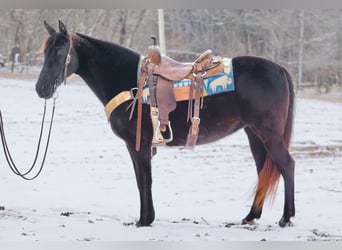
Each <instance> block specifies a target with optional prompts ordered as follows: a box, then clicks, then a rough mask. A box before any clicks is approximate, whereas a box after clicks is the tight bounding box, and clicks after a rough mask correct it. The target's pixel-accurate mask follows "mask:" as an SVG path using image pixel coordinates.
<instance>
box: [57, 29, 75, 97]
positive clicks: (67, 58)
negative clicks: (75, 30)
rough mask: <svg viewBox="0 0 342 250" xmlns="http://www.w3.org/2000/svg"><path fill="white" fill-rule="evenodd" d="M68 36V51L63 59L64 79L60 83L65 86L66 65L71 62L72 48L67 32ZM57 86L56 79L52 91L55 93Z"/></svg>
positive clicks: (70, 38)
mask: <svg viewBox="0 0 342 250" xmlns="http://www.w3.org/2000/svg"><path fill="white" fill-rule="evenodd" d="M67 35H68V40H69V49H68V54H67V56H66V58H65V63H64V79H63V81H62V82H64V85H66V82H67V74H68V72H67V71H68V65H69V63H70V61H71V49H72V46H73V43H72V37H71V35H70V33H69V32H68V33H67ZM58 86H59V85H58V84H57V79H56V80H55V84H54V91H56V89H57V87H58Z"/></svg>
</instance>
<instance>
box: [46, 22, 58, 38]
mask: <svg viewBox="0 0 342 250" xmlns="http://www.w3.org/2000/svg"><path fill="white" fill-rule="evenodd" d="M44 26H45V29H46V30H47V32H48V33H49V34H50V35H52V34H55V33H56V30H55V29H54V28H52V27H51V26H50V25H49V24H48V23H47V22H46V21H44Z"/></svg>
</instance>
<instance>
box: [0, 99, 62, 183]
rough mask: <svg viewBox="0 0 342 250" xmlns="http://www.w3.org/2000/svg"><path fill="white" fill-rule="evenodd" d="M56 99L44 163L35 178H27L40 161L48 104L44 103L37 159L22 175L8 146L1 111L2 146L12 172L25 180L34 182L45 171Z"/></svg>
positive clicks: (52, 116)
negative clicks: (38, 160)
mask: <svg viewBox="0 0 342 250" xmlns="http://www.w3.org/2000/svg"><path fill="white" fill-rule="evenodd" d="M56 99H57V95H56V96H55V97H53V107H52V112H51V119H50V125H49V133H48V137H47V140H46V146H45V151H44V155H43V159H42V162H41V164H40V167H39V170H38V172H37V173H36V174H35V175H34V176H33V177H26V176H27V175H28V174H30V173H31V172H32V170H33V169H34V167H35V166H36V164H37V159H38V156H39V152H40V147H41V141H42V137H43V131H44V122H45V115H46V102H47V101H46V100H45V103H44V111H43V119H42V123H41V129H40V134H39V140H38V144H37V150H36V155H35V158H34V160H33V163H32V165H31V167H30V168H29V169H28V170H27V171H26V172H24V173H21V172H20V171H19V169H18V167H17V165H16V164H15V163H14V161H13V158H12V155H11V153H10V150H9V148H8V144H7V140H6V136H5V131H4V123H3V119H2V114H1V110H0V135H1V142H2V146H3V149H4V152H5V158H6V161H7V163H8V166H9V167H10V169H11V170H12V172H13V173H14V174H15V175H18V176H20V177H21V178H23V179H25V180H34V179H36V178H37V177H38V176H39V174H40V173H41V171H42V170H43V166H44V163H45V160H46V155H47V151H48V148H49V143H50V136H51V130H52V123H53V118H54V114H55V108H56V105H55V104H56Z"/></svg>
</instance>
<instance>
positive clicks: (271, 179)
mask: <svg viewBox="0 0 342 250" xmlns="http://www.w3.org/2000/svg"><path fill="white" fill-rule="evenodd" d="M282 71H283V73H284V76H285V79H286V82H287V85H288V88H289V104H288V112H287V119H286V124H285V129H284V134H283V140H284V143H285V146H286V148H287V149H289V147H290V141H291V135H292V125H293V112H294V85H293V81H292V78H291V76H290V74H289V73H288V71H287V70H286V69H285V68H282ZM279 177H280V172H279V170H278V168H277V166H276V165H275V164H274V163H273V161H272V159H271V158H270V156H269V154H267V156H266V160H265V163H264V166H263V168H262V170H261V171H260V173H259V180H258V186H257V188H256V196H255V201H254V205H255V209H256V210H257V211H260V210H261V209H262V206H263V204H264V201H265V198H266V196H270V198H271V199H274V197H275V194H276V191H277V187H278V183H279Z"/></svg>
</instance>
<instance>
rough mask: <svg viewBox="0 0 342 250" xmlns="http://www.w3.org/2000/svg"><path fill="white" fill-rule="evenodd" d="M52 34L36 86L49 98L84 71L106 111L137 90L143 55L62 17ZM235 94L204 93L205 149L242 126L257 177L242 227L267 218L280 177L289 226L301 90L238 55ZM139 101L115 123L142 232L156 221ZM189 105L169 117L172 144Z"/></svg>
mask: <svg viewBox="0 0 342 250" xmlns="http://www.w3.org/2000/svg"><path fill="white" fill-rule="evenodd" d="M44 25H45V28H46V30H47V32H48V33H49V35H50V36H49V37H48V38H47V39H46V40H45V41H44V43H43V51H44V63H43V67H42V69H41V72H40V75H39V77H38V80H37V83H36V86H35V88H36V92H37V94H38V96H39V97H40V98H45V99H49V98H52V97H53V96H54V93H55V91H56V89H57V88H58V87H59V86H60V85H61V84H62V82H63V81H64V80H65V78H66V77H67V76H69V75H71V74H72V73H75V74H78V75H79V76H80V77H81V78H82V79H83V80H84V81H85V83H86V84H87V85H88V86H89V87H90V89H91V90H92V91H93V93H94V94H95V95H96V96H97V98H98V99H99V101H100V102H101V103H102V104H103V105H104V106H105V105H106V104H107V103H108V102H109V101H110V100H111V99H112V98H113V97H115V96H117V95H118V94H120V93H122V92H123V91H130V90H131V89H133V88H136V87H137V82H138V76H137V72H138V71H139V66H140V65H139V62H140V57H141V54H140V53H138V52H137V51H134V50H132V49H130V48H127V47H124V46H122V45H119V44H116V43H112V42H108V41H103V40H100V39H97V38H93V37H90V36H87V35H84V34H80V33H77V32H69V31H68V30H67V28H66V26H65V24H64V23H63V22H62V21H60V20H59V24H58V31H56V30H55V29H54V28H53V27H51V26H50V25H49V24H47V23H46V22H45V21H44ZM232 65H233V72H234V78H235V85H236V86H235V90H234V91H231V92H224V93H220V94H215V95H210V96H205V97H204V98H203V107H202V109H201V125H200V128H201V129H200V132H199V135H198V141H197V144H198V145H203V144H207V143H210V142H214V141H216V140H218V139H220V138H223V137H225V136H228V135H230V134H232V133H233V132H235V131H237V130H239V129H243V130H244V131H245V133H246V135H247V137H248V141H249V146H250V150H251V152H252V156H253V158H254V160H255V165H256V169H257V174H258V183H257V185H256V190H255V195H254V200H253V203H252V205H251V207H250V210H249V213H248V214H247V215H246V216H245V218H244V219H243V220H242V224H253V223H255V219H259V218H260V217H261V213H262V208H263V204H264V201H265V199H266V197H268V196H270V195H274V194H275V193H276V189H277V186H278V182H279V179H280V176H282V178H283V180H284V186H285V189H284V194H285V199H284V208H283V214H282V216H281V219H280V220H279V223H278V225H279V226H281V227H285V226H290V225H292V223H291V220H290V219H291V217H293V216H294V215H295V202H294V169H295V161H294V160H293V158H292V157H291V155H290V153H289V145H290V139H291V133H292V126H293V119H294V118H293V117H294V115H293V113H294V98H295V96H294V85H293V82H292V79H291V76H290V74H289V73H288V71H287V70H286V69H285V68H284V67H282V66H280V65H279V64H277V63H275V62H272V61H270V60H267V59H264V58H261V57H254V56H238V57H234V58H232ZM131 102H132V101H124V102H123V103H121V104H120V105H119V106H118V107H117V108H115V110H114V111H113V112H112V113H111V114H110V116H109V118H108V121H109V123H110V126H111V128H112V130H113V132H114V134H116V135H117V136H118V137H119V138H121V139H122V140H123V141H124V142H125V144H126V147H127V149H128V152H129V154H130V157H131V160H132V163H133V166H134V171H135V177H136V182H137V187H138V190H139V195H140V218H139V220H138V221H137V223H136V226H137V227H141V226H150V225H151V224H152V222H153V221H154V219H155V210H154V207H153V199H152V177H151V158H152V156H153V155H152V149H151V141H152V136H153V131H152V130H153V129H152V122H151V117H150V106H149V105H147V104H143V105H142V106H143V107H142V127H141V147H140V150H136V148H135V142H136V125H137V111H136V109H135V110H134V111H133V115H132V117H131V119H130V112H129V111H128V108H129V107H130V105H131ZM187 105H188V102H187V101H180V102H178V103H177V108H176V109H175V110H174V111H173V112H171V113H170V117H169V119H170V121H171V124H172V127H173V140H172V141H171V142H169V143H167V146H170V147H172V146H183V145H184V144H185V142H186V138H187V131H188V129H189V127H190V125H191V124H190V123H189V122H188V121H187V120H186V116H187V110H188V107H187Z"/></svg>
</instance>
